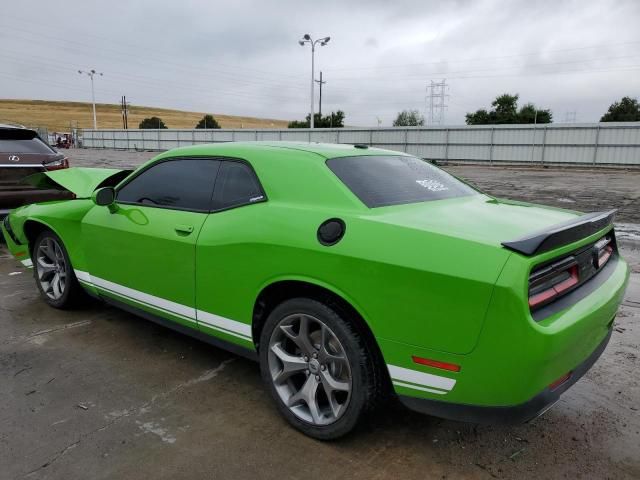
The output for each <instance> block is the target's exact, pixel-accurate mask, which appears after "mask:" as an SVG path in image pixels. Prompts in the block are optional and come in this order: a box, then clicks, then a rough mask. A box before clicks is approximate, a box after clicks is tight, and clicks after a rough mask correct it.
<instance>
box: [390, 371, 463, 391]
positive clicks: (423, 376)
mask: <svg viewBox="0 0 640 480" xmlns="http://www.w3.org/2000/svg"><path fill="white" fill-rule="evenodd" d="M387 368H388V369H389V374H390V375H391V378H392V379H393V380H401V381H404V382H410V383H415V384H417V385H424V386H427V387H433V388H439V389H441V390H447V391H449V390H451V389H452V388H453V386H454V385H455V384H456V381H455V380H454V379H453V378H448V377H441V376H439V375H432V374H430V373H424V372H418V371H417V370H410V369H408V368H402V367H396V366H395V365H387Z"/></svg>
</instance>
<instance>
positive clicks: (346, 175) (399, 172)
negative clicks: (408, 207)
mask: <svg viewBox="0 0 640 480" xmlns="http://www.w3.org/2000/svg"><path fill="white" fill-rule="evenodd" d="M327 166H328V167H329V168H330V169H331V171H332V172H333V173H335V174H336V176H337V177H338V178H339V179H340V180H341V181H342V183H344V184H345V185H346V186H347V187H348V188H349V190H351V191H352V192H353V193H354V194H355V195H356V196H357V197H358V198H359V199H360V200H361V201H362V203H364V204H365V205H366V206H367V207H369V208H375V207H386V206H390V205H402V204H406V203H418V202H427V201H431V200H442V199H445V198H453V197H462V196H466V195H473V194H475V193H477V192H476V191H475V190H474V189H472V188H471V187H469V186H468V185H466V184H464V183H463V182H461V181H460V180H458V179H456V178H455V177H453V176H451V175H449V174H448V173H446V172H444V171H443V170H440V169H439V168H436V167H434V166H433V165H430V164H429V163H427V162H425V161H424V160H421V159H419V158H415V157H407V156H400V155H398V156H386V155H385V156H382V155H368V156H360V157H339V158H332V159H329V160H327Z"/></svg>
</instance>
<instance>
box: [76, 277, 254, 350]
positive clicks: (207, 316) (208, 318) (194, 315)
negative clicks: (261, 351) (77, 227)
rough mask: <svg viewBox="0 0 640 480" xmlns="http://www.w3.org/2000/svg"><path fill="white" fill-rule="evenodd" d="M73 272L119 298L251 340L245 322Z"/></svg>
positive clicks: (89, 284)
mask: <svg viewBox="0 0 640 480" xmlns="http://www.w3.org/2000/svg"><path fill="white" fill-rule="evenodd" d="M74 272H75V274H76V278H77V279H78V280H79V281H80V282H82V283H84V284H85V285H87V286H90V287H95V288H98V289H100V290H103V291H105V292H108V293H111V294H113V295H117V296H119V297H120V298H125V299H127V300H129V301H132V302H136V303H139V304H141V305H145V306H147V307H150V308H154V309H156V310H158V311H161V312H164V313H167V314H170V315H174V316H176V317H178V318H181V319H184V320H188V321H191V322H196V321H197V322H198V323H201V324H202V325H204V326H206V327H208V328H212V329H214V330H217V331H219V332H221V333H226V334H227V335H233V336H235V337H238V338H241V339H243V340H247V341H252V340H253V337H252V335H251V325H248V324H246V323H242V322H238V321H235V320H231V319H229V318H224V317H221V316H219V315H215V314H213V313H209V312H205V311H203V310H196V309H195V308H192V307H187V306H186V305H181V304H179V303H175V302H172V301H170V300H165V299H163V298H160V297H155V296H153V295H150V294H147V293H144V292H139V291H138V290H134V289H132V288H129V287H125V286H123V285H118V284H117V283H113V282H110V281H108V280H103V279H101V278H98V277H94V276H92V275H91V274H89V273H88V272H83V271H81V270H74Z"/></svg>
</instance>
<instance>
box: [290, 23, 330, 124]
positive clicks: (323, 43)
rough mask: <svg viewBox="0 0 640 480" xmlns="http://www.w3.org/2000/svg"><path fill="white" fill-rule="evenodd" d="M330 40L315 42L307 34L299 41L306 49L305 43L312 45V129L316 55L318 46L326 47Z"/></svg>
mask: <svg viewBox="0 0 640 480" xmlns="http://www.w3.org/2000/svg"><path fill="white" fill-rule="evenodd" d="M329 40H331V37H324V38H319V39H317V40H314V39H312V38H311V35H309V34H308V33H306V34H305V35H304V36H303V37H302V39H301V40H298V43H299V44H300V45H301V46H303V47H304V44H305V43H308V44H309V45H311V105H310V106H311V108H310V109H309V111H310V115H311V116H310V117H309V127H310V128H314V123H315V122H314V116H315V115H314V112H313V110H314V103H315V99H314V98H313V87H314V85H313V84H314V83H315V53H316V45H317V44H318V43H319V44H320V46H321V47H324V46H325V45H326V44H327V43H329Z"/></svg>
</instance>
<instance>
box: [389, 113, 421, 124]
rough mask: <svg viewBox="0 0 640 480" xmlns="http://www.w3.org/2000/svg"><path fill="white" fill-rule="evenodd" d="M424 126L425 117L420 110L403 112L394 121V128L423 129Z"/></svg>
mask: <svg viewBox="0 0 640 480" xmlns="http://www.w3.org/2000/svg"><path fill="white" fill-rule="evenodd" d="M422 125H424V117H423V116H422V115H420V112H418V110H403V111H401V112H399V113H398V116H397V117H396V119H395V120H394V121H393V126H394V127H421V126H422Z"/></svg>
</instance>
